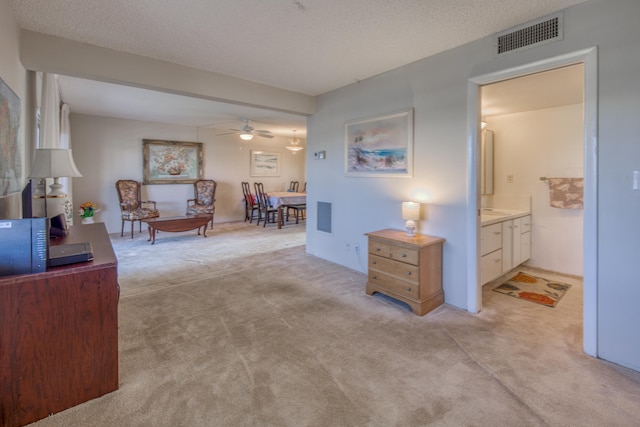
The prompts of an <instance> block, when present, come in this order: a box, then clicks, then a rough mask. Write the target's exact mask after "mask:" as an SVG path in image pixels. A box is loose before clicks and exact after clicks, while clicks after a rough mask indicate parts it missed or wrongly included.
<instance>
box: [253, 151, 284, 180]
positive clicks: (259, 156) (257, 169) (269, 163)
mask: <svg viewBox="0 0 640 427" xmlns="http://www.w3.org/2000/svg"><path fill="white" fill-rule="evenodd" d="M251 176H280V154H278V153H266V152H264V151H257V150H252V151H251Z"/></svg>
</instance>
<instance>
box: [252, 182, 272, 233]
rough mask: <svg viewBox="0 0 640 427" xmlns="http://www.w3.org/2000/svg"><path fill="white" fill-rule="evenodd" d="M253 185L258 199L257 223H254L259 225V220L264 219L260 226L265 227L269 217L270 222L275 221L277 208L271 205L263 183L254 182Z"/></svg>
mask: <svg viewBox="0 0 640 427" xmlns="http://www.w3.org/2000/svg"><path fill="white" fill-rule="evenodd" d="M253 187H254V189H255V191H256V196H257V199H258V223H257V224H256V225H260V221H261V220H262V219H264V222H263V224H262V226H263V227H266V226H267V222H269V218H271V222H274V223H275V222H276V221H277V217H278V209H277V208H274V207H273V206H271V201H270V200H269V195H268V194H267V193H266V192H265V191H264V185H263V184H262V183H261V182H254V183H253Z"/></svg>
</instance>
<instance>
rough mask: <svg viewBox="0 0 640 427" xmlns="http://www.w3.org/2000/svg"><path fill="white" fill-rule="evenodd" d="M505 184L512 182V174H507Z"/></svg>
mask: <svg viewBox="0 0 640 427" xmlns="http://www.w3.org/2000/svg"><path fill="white" fill-rule="evenodd" d="M507 184H513V174H509V175H507Z"/></svg>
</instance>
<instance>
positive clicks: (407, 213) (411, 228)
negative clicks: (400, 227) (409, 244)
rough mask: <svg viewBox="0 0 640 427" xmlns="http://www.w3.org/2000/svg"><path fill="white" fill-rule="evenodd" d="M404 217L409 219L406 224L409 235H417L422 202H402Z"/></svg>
mask: <svg viewBox="0 0 640 427" xmlns="http://www.w3.org/2000/svg"><path fill="white" fill-rule="evenodd" d="M402 219H404V220H406V221H407V222H406V223H405V225H404V228H406V229H407V236H409V237H413V236H415V231H416V221H417V220H419V219H420V203H417V202H402Z"/></svg>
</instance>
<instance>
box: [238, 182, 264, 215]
mask: <svg viewBox="0 0 640 427" xmlns="http://www.w3.org/2000/svg"><path fill="white" fill-rule="evenodd" d="M242 195H243V196H244V220H245V222H246V221H247V220H249V223H252V222H253V219H254V218H258V215H259V213H260V212H259V210H258V200H257V197H256V196H255V194H251V186H250V185H249V183H248V182H242Z"/></svg>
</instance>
